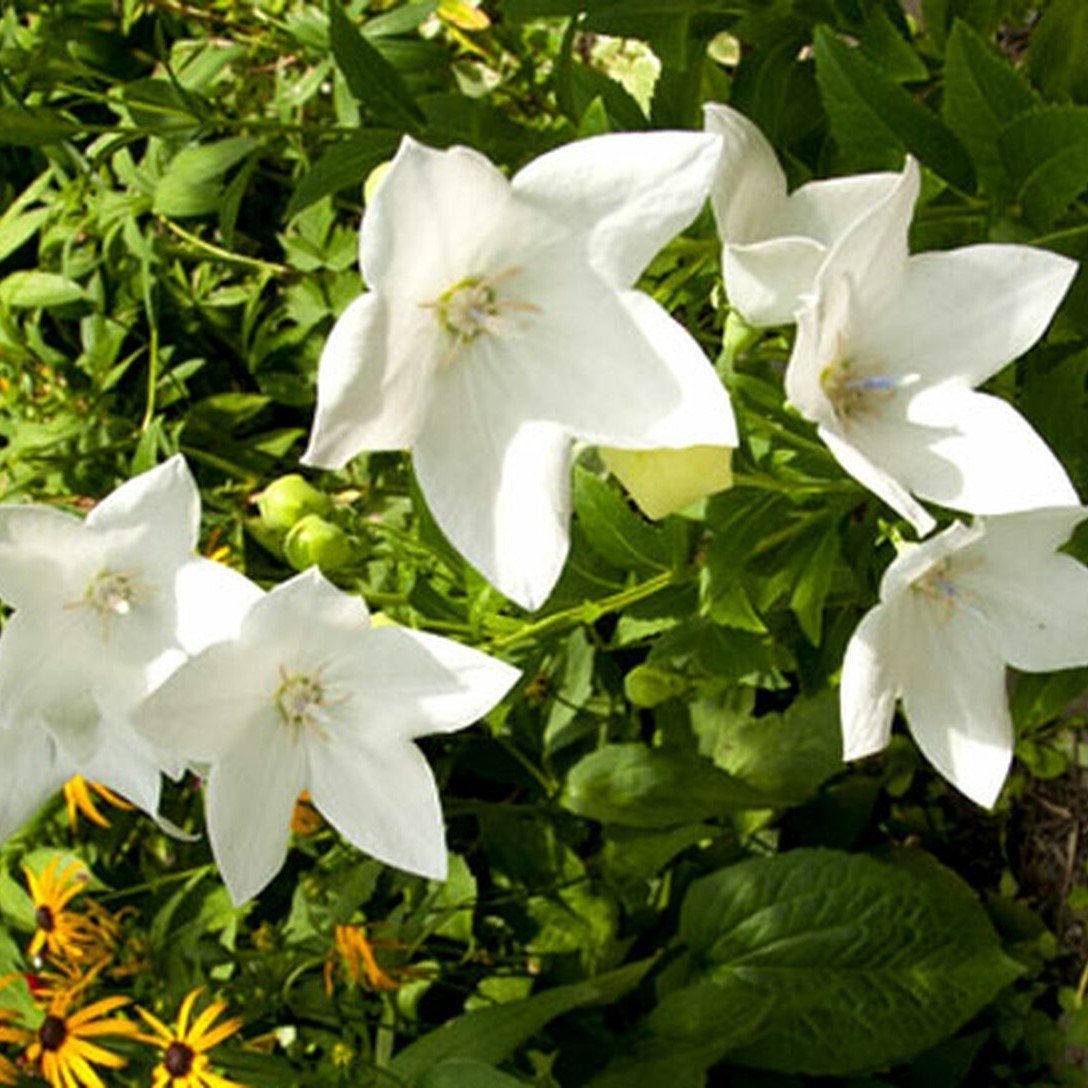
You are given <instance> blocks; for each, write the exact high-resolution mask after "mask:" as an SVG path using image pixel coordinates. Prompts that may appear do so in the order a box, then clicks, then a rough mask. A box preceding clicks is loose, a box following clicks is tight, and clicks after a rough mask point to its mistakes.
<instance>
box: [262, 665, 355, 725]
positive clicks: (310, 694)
mask: <svg viewBox="0 0 1088 1088" xmlns="http://www.w3.org/2000/svg"><path fill="white" fill-rule="evenodd" d="M280 679H281V680H282V681H283V682H282V683H281V684H280V686H279V689H278V690H277V691H276V696H275V704H276V710H277V711H279V715H280V717H281V718H282V719H283V723H284V725H286V726H287V727H288V728H289V729H290V730H291V732H292V734H293V736H294V738H295V739H296V740H297V739H298V735H299V733H300V732H301V731H302V730H303V729H306V730H309V731H310V732H311V733H315V734H316V735H317V736H319V737H320V738H321V739H322V740H328V734H327V733H326V732H325V728H324V723H325V722H326V720H327V718H328V715H327V714H326V713H325V712H326V711H327V710H328V708H329V707H330V706H335V705H336V704H337V703H339V702H342V701H343V700H344V698H346V696H340V697H338V698H331V699H330V698H329V694H328V691H327V689H326V688H325V685H324V684H323V683H322V681H321V669H318V670H317V671H316V672H314V673H313V674H312V675H307V674H305V673H292V672H289V671H288V670H287V668H286V666H284V665H281V666H280Z"/></svg>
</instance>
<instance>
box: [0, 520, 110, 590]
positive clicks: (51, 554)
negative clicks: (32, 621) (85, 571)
mask: <svg viewBox="0 0 1088 1088" xmlns="http://www.w3.org/2000/svg"><path fill="white" fill-rule="evenodd" d="M89 536H90V534H89V533H87V531H86V529H85V528H84V526H83V523H82V522H81V521H80V520H79V518H76V517H72V516H71V515H70V514H65V513H62V512H61V511H60V510H54V509H52V508H51V507H48V506H21V505H19V506H15V505H13V506H0V597H2V598H3V600H4V603H5V604H8V605H11V606H13V607H15V608H19V609H30V610H34V611H39V610H42V609H47V608H52V607H55V606H56V605H57V604H58V603H60V602H62V601H63V600H64V598H65V595H66V592H68V591H70V589H69V583H70V582H71V580H72V579H73V578H75V579H76V580H78V573H77V572H76V571H73V570H72V568H73V567H77V566H78V557H79V556H80V555H81V554H82V553H83V552H84V551H85V550H86V549H87V546H88V544H87V541H88V537H89ZM69 572H71V574H70V575H69ZM66 575H69V576H68V577H66Z"/></svg>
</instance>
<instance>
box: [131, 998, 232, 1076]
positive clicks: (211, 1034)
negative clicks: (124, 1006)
mask: <svg viewBox="0 0 1088 1088" xmlns="http://www.w3.org/2000/svg"><path fill="white" fill-rule="evenodd" d="M200 994H201V990H192V991H190V992H189V993H188V994H186V995H185V998H184V1000H183V1001H182V1003H181V1007H180V1008H179V1009H178V1019H177V1023H176V1024H175V1025H174V1027H173V1028H170V1027H167V1025H166V1024H164V1023H163V1022H162V1021H161V1020H160V1019H159V1018H158V1017H157V1016H153V1015H152V1014H151V1013H149V1012H147V1011H146V1010H144V1009H141V1008H137V1009H136V1011H137V1012H138V1013H139V1014H140V1016H142V1017H143V1019H144V1021H145V1023H146V1024H147V1025H148V1027H150V1028H151V1030H152V1031H153V1032H154V1034H153V1035H140V1036H139V1038H140V1039H142V1040H143V1041H144V1042H146V1043H150V1044H151V1045H152V1046H157V1047H158V1048H159V1049H160V1050H161V1051H162V1061H160V1062H159V1064H158V1065H157V1066H155V1069H154V1072H153V1073H152V1081H151V1085H152V1088H242V1086H241V1085H239V1084H237V1083H236V1082H235V1081H232V1080H227V1079H226V1078H225V1077H221V1076H219V1074H218V1073H213V1072H212V1071H211V1069H210V1068H209V1065H210V1061H209V1058H208V1051H209V1050H211V1049H212V1048H213V1047H215V1046H218V1045H219V1044H220V1043H221V1042H223V1040H224V1039H228V1038H230V1036H232V1035H233V1034H234V1033H235V1032H236V1031H237V1030H238V1029H239V1028H240V1027H241V1026H242V1020H241V1018H240V1017H237V1016H234V1017H231V1018H230V1019H229V1020H224V1021H223V1022H222V1023H220V1024H218V1025H216V1026H214V1027H213V1025H215V1022H216V1020H218V1019H219V1017H220V1016H222V1015H223V1013H224V1012H225V1011H226V1008H227V1003H226V1002H225V1001H213V1002H212V1003H211V1004H210V1005H209V1006H208V1007H207V1008H206V1009H205V1010H204V1011H203V1012H202V1013H200V1014H199V1015H198V1016H197V1017H196V1018H195V1019H194V1018H193V1007H194V1006H195V1005H196V1000H197V998H198V997H199V996H200Z"/></svg>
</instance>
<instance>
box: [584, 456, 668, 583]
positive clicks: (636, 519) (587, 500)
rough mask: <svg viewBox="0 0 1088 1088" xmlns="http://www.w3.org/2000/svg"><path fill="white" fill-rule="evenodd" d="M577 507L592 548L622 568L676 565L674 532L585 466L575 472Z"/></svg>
mask: <svg viewBox="0 0 1088 1088" xmlns="http://www.w3.org/2000/svg"><path fill="white" fill-rule="evenodd" d="M574 510H575V513H576V514H577V516H578V521H579V523H580V524H581V526H582V529H583V530H584V531H585V534H586V539H587V540H588V541H589V543H590V545H591V546H592V548H593V550H594V551H595V552H596V553H597V554H598V555H599V556H600V557H601V558H602V559H607V560H608V562H609V563H612V564H613V565H614V566H616V567H619V569H620V570H630V571H640V572H642V573H648V574H653V573H656V572H659V571H662V570H669V569H670V568H671V567H672V566H673V565H674V564H675V562H676V559H677V550H678V548H677V545H678V540H677V536H676V534H675V532H674V531H672V530H669V529H666V528H659V527H656V526H653V525H650V524H649V523H648V522H646V521H644V520H643V519H642V518H641V517H640V516H639V515H638V514H636V513H635V512H634V511H633V510H632V509H631V508H630V507H629V506H628V505H627V503H626V502H624V501H623V499H622V498H620V496H619V494H618V493H617V492H616V491H615V490H614V489H613V488H612V487H610V486H609V485H608V484H607V483H606V482H605V481H604V480H602V479H601V478H600V477H598V476H594V475H593V473H591V472H587V471H585V469H576V470H575V473H574Z"/></svg>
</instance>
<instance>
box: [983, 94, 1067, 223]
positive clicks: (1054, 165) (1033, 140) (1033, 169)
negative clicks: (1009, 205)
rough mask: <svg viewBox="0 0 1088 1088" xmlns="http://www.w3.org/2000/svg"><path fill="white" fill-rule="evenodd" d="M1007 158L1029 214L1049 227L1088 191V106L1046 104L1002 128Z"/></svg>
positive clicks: (1025, 212)
mask: <svg viewBox="0 0 1088 1088" xmlns="http://www.w3.org/2000/svg"><path fill="white" fill-rule="evenodd" d="M999 146H1000V149H1001V155H1002V158H1003V159H1004V160H1005V164H1006V166H1007V167H1008V170H1009V173H1010V174H1011V176H1012V178H1013V180H1014V181H1015V182H1016V183H1017V184H1018V186H1019V190H1018V194H1017V195H1018V198H1019V200H1020V202H1021V203H1022V204H1023V206H1024V214H1025V215H1026V216H1027V217H1028V219H1030V220H1031V222H1032V223H1033V224H1035V225H1036V226H1038V227H1039V228H1041V229H1045V228H1047V227H1049V226H1050V224H1051V223H1053V222H1054V220H1055V219H1057V218H1058V216H1059V215H1061V214H1062V212H1064V211H1065V209H1066V208H1068V207H1069V205H1070V204H1071V203H1072V202H1073V201H1074V200H1076V199H1077V197H1079V196H1080V195H1081V194H1082V193H1083V192H1084V191H1085V189H1088V106H1043V107H1041V108H1038V109H1034V110H1030V111H1028V112H1027V113H1022V114H1020V115H1019V116H1018V117H1017V118H1016V119H1015V120H1013V121H1012V122H1011V123H1010V124H1008V125H1007V126H1006V127H1005V128H1004V129H1003V130H1002V132H1001V136H1000V139H999Z"/></svg>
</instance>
